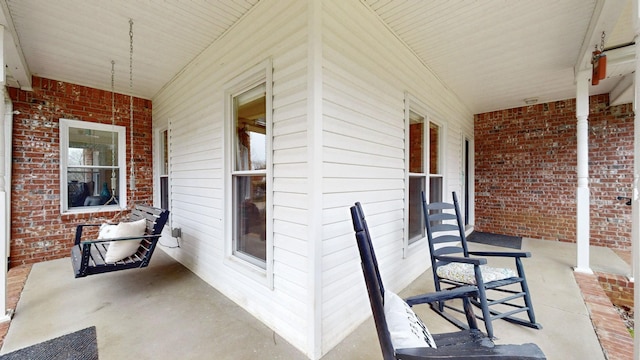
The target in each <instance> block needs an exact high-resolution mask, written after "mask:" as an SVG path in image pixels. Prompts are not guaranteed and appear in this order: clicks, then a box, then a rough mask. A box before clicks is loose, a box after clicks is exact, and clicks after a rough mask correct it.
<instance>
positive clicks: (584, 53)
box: [574, 0, 624, 75]
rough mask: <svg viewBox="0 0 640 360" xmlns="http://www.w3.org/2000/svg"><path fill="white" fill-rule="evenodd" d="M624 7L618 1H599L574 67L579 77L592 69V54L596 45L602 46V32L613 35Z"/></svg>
mask: <svg viewBox="0 0 640 360" xmlns="http://www.w3.org/2000/svg"><path fill="white" fill-rule="evenodd" d="M623 10H624V6H620V3H619V2H618V1H605V0H597V2H596V6H595V8H594V10H593V15H592V16H591V21H589V27H588V29H587V33H586V34H585V37H584V40H583V41H582V46H581V47H580V52H579V53H578V58H577V60H576V64H575V65H574V73H575V74H576V75H577V74H578V73H579V72H580V71H581V70H587V69H590V68H591V54H592V52H593V50H594V49H595V45H598V47H599V46H600V41H601V37H602V32H603V31H604V32H605V36H606V34H609V33H611V31H613V28H614V27H615V25H616V23H617V22H618V19H619V18H620V15H621V14H622V11H623Z"/></svg>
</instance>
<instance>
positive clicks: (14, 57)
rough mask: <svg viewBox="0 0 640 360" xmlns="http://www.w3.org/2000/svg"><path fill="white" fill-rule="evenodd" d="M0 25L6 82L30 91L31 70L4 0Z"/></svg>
mask: <svg viewBox="0 0 640 360" xmlns="http://www.w3.org/2000/svg"><path fill="white" fill-rule="evenodd" d="M0 7H1V9H0V10H1V11H0V25H2V26H4V28H5V31H4V37H3V40H4V41H3V43H4V64H5V65H6V70H7V74H6V84H7V85H8V86H11V87H18V88H20V89H22V90H25V91H32V90H33V88H32V87H31V71H29V66H27V61H26V60H25V57H24V54H23V53H22V47H21V46H20V40H18V34H17V33H16V29H15V27H14V26H13V20H12V18H11V14H10V13H9V7H8V5H7V1H6V0H1V1H0Z"/></svg>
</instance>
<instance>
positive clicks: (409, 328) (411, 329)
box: [384, 291, 436, 349]
mask: <svg viewBox="0 0 640 360" xmlns="http://www.w3.org/2000/svg"><path fill="white" fill-rule="evenodd" d="M384 316H385V319H386V320H387V326H388V328H389V335H390V336H391V344H393V348H394V349H405V348H416V347H430V348H435V347H436V342H435V341H434V340H433V337H432V336H431V334H430V333H429V329H427V327H426V326H425V325H424V323H423V322H422V320H420V318H419V317H418V315H416V314H415V313H414V312H413V310H412V309H411V307H410V306H409V305H408V304H407V303H406V302H405V301H404V300H402V299H401V298H400V297H399V296H398V295H396V294H394V293H392V292H391V291H385V292H384Z"/></svg>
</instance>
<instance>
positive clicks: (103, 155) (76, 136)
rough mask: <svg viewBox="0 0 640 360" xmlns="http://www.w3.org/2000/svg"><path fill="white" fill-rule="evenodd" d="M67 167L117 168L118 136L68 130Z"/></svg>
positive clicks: (81, 130)
mask: <svg viewBox="0 0 640 360" xmlns="http://www.w3.org/2000/svg"><path fill="white" fill-rule="evenodd" d="M67 161H68V163H67V164H68V165H69V166H74V165H80V166H82V165H93V166H118V134H117V133H115V132H112V131H102V130H93V129H81V128H73V127H70V128H69V158H68V159H67Z"/></svg>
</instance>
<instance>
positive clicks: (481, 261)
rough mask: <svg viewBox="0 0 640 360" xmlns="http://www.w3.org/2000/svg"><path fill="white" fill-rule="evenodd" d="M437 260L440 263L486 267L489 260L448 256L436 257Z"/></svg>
mask: <svg viewBox="0 0 640 360" xmlns="http://www.w3.org/2000/svg"><path fill="white" fill-rule="evenodd" d="M435 258H436V259H437V260H439V261H445V262H457V263H464V264H472V265H484V264H486V263H487V259H483V258H468V257H459V256H446V255H439V256H435Z"/></svg>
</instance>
